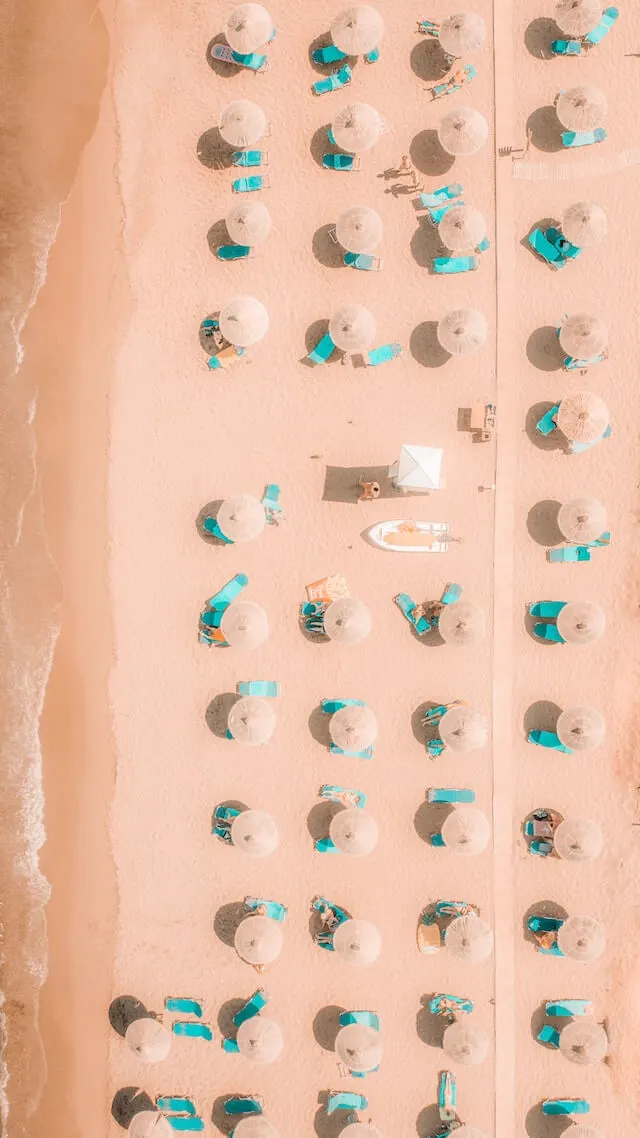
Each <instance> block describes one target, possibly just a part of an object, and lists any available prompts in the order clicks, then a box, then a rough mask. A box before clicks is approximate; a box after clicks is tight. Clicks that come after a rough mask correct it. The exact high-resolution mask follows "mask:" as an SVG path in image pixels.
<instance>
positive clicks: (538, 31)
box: [524, 16, 567, 59]
mask: <svg viewBox="0 0 640 1138" xmlns="http://www.w3.org/2000/svg"><path fill="white" fill-rule="evenodd" d="M562 38H564V39H566V38H567V37H566V36H563V33H562V32H561V31H560V28H559V27H558V25H557V24H556V22H555V21H554V20H550V19H549V18H548V17H547V16H539V17H538V18H537V19H536V20H532V21H531V23H530V24H528V25H527V27H526V28H525V32H524V45H525V47H526V49H527V51H528V52H529V55H533V56H534V57H535V58H536V59H554V54H553V52H552V50H551V44H552V43H553V41H554V40H557V39H562Z"/></svg>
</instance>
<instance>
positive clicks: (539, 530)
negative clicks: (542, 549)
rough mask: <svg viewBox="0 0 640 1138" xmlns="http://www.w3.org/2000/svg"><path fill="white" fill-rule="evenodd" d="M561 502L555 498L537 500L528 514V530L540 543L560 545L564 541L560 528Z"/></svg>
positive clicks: (530, 535) (534, 539)
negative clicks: (559, 512)
mask: <svg viewBox="0 0 640 1138" xmlns="http://www.w3.org/2000/svg"><path fill="white" fill-rule="evenodd" d="M559 509H560V502H556V500H555V499H554V498H545V499H544V500H543V501H542V502H536V504H535V506H532V507H531V509H530V510H529V513H528V514H527V530H528V531H529V537H531V538H532V539H533V541H535V542H536V543H537V544H538V545H547V546H549V545H559V544H560V542H562V541H564V537H563V536H562V534H561V532H560V530H559V529H558V511H559Z"/></svg>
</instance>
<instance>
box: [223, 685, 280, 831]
mask: <svg viewBox="0 0 640 1138" xmlns="http://www.w3.org/2000/svg"><path fill="white" fill-rule="evenodd" d="M275 725H276V713H275V711H274V710H273V708H272V706H271V704H270V703H268V702H267V700H266V699H260V698H259V697H258V696H256V695H247V696H245V697H244V699H239V700H237V702H236V703H234V705H233V707H232V708H231V711H230V712H229V718H228V720H227V727H228V728H229V731H230V732H231V734H232V735H233V737H234V739H237V740H238V742H239V743H247V744H248V746H250V747H261V746H262V745H263V744H264V743H268V742H269V739H270V738H271V736H272V735H273V729H274V727H275ZM245 813H246V811H245Z"/></svg>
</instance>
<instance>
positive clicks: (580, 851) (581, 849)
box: [553, 818, 604, 861]
mask: <svg viewBox="0 0 640 1138" xmlns="http://www.w3.org/2000/svg"><path fill="white" fill-rule="evenodd" d="M603 843H604V839H603V837H602V830H601V828H600V823H599V822H596V821H594V820H593V819H592V818H565V820H564V822H561V823H560V825H559V826H558V828H557V830H555V832H554V835H553V848H554V850H555V851H556V853H557V854H558V856H559V857H561V858H564V859H565V861H593V859H594V858H596V857H598V856H599V854H600V853H601V852H602V846H603Z"/></svg>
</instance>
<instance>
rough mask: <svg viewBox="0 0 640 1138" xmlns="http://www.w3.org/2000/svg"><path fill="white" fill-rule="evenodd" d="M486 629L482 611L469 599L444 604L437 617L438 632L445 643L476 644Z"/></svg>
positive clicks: (461, 645)
mask: <svg viewBox="0 0 640 1138" xmlns="http://www.w3.org/2000/svg"><path fill="white" fill-rule="evenodd" d="M485 629H486V621H485V616H484V612H483V611H482V609H481V608H480V607H479V606H478V605H474V604H472V603H471V601H454V602H453V604H451V605H445V607H444V608H443V610H442V612H441V613H440V616H439V618H438V632H439V633H440V635H441V637H442V639H443V640H446V642H447V644H457V645H459V646H460V647H463V646H465V645H468V644H477V643H478V642H479V641H480V640H482V638H483V636H484V634H485Z"/></svg>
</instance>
